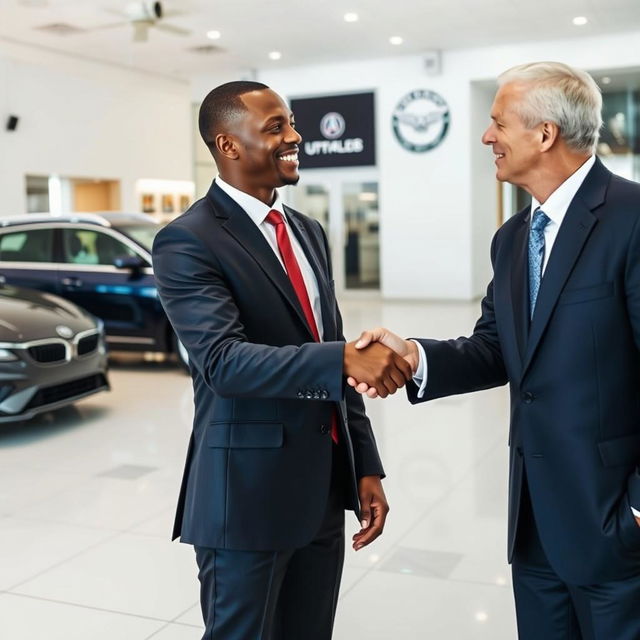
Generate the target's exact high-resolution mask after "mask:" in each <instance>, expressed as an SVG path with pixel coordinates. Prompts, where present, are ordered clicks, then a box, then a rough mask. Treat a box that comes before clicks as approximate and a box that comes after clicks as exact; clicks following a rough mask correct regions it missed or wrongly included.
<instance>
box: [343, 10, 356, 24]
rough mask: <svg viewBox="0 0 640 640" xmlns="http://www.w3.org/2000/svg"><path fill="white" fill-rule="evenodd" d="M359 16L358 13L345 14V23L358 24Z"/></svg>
mask: <svg viewBox="0 0 640 640" xmlns="http://www.w3.org/2000/svg"><path fill="white" fill-rule="evenodd" d="M358 19H359V16H358V14H357V13H353V12H350V13H345V14H344V21H345V22H358Z"/></svg>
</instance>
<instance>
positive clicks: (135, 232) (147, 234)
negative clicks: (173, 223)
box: [121, 224, 162, 251]
mask: <svg viewBox="0 0 640 640" xmlns="http://www.w3.org/2000/svg"><path fill="white" fill-rule="evenodd" d="M160 229H162V226H161V225H159V224H144V225H133V224H131V225H127V226H126V227H125V226H123V227H121V231H122V233H124V234H125V235H127V236H129V237H131V238H133V239H134V240H135V241H136V242H137V243H138V244H140V245H142V246H143V247H144V248H145V249H146V250H147V251H151V248H152V247H153V240H154V238H155V237H156V234H157V233H158V231H160Z"/></svg>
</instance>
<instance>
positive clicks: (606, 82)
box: [602, 76, 611, 84]
mask: <svg viewBox="0 0 640 640" xmlns="http://www.w3.org/2000/svg"><path fill="white" fill-rule="evenodd" d="M602 84H611V78H610V77H609V76H605V77H604V78H602Z"/></svg>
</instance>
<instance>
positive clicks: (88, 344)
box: [78, 333, 99, 356]
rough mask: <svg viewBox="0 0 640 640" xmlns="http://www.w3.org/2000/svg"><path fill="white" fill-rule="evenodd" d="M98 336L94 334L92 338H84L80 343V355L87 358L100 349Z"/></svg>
mask: <svg viewBox="0 0 640 640" xmlns="http://www.w3.org/2000/svg"><path fill="white" fill-rule="evenodd" d="M98 340H99V336H98V334H97V333H96V334H94V335H92V336H87V337H86V338H82V339H81V340H80V341H79V342H78V355H79V356H86V355H87V354H89V353H91V352H92V351H95V350H96V349H97V348H98Z"/></svg>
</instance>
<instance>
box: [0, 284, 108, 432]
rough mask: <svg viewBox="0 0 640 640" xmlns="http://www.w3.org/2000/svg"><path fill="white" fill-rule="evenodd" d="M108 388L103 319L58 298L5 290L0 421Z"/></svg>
mask: <svg viewBox="0 0 640 640" xmlns="http://www.w3.org/2000/svg"><path fill="white" fill-rule="evenodd" d="M108 389H109V381H108V378H107V356H106V349H105V342H104V331H103V328H102V323H101V321H99V320H97V319H96V318H95V317H93V316H91V315H89V314H88V313H87V312H86V311H83V310H82V309H80V307H78V306H76V305H75V304H73V303H71V302H69V301H67V300H63V299H62V298H59V297H57V296H54V295H51V294H48V293H41V292H39V291H33V290H31V289H22V288H18V287H12V286H6V285H5V286H0V422H13V421H15V420H27V419H29V418H32V417H33V416H34V415H36V414H37V413H41V412H43V411H49V410H51V409H57V408H58V407H61V406H63V405H66V404H70V403H72V402H75V401H76V400H79V399H80V398H84V397H85V396H88V395H91V394H93V393H97V392H98V391H103V390H108Z"/></svg>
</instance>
